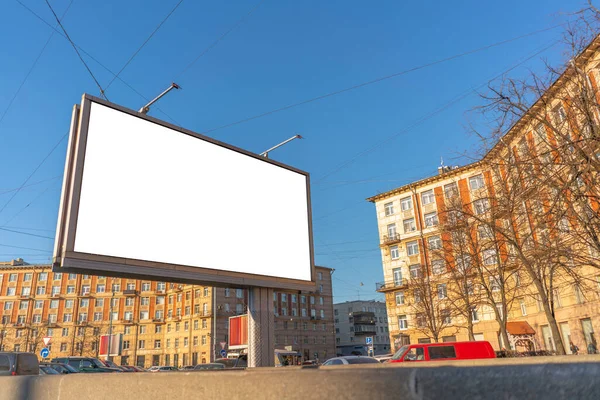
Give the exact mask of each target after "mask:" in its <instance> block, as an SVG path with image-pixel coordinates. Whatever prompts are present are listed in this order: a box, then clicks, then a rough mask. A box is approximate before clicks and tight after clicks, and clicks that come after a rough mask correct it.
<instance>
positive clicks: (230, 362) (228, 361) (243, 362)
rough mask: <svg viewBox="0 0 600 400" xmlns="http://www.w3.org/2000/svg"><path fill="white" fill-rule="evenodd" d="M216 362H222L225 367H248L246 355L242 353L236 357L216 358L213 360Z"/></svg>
mask: <svg viewBox="0 0 600 400" xmlns="http://www.w3.org/2000/svg"><path fill="white" fill-rule="evenodd" d="M215 362H216V363H218V364H223V365H224V366H225V368H229V369H231V368H236V369H239V368H247V367H248V355H246V354H242V355H241V356H239V357H237V358H217V359H216V360H215Z"/></svg>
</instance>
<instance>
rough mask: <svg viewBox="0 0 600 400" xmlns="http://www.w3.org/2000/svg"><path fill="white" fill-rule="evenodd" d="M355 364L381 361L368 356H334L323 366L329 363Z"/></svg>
mask: <svg viewBox="0 0 600 400" xmlns="http://www.w3.org/2000/svg"><path fill="white" fill-rule="evenodd" d="M353 364H379V361H377V360H376V359H374V358H373V357H367V356H345V357H334V358H330V359H329V360H327V361H325V362H324V363H323V366H324V367H325V366H329V365H353Z"/></svg>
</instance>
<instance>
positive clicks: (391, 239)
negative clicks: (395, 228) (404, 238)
mask: <svg viewBox="0 0 600 400" xmlns="http://www.w3.org/2000/svg"><path fill="white" fill-rule="evenodd" d="M399 241H400V234H399V233H394V234H393V235H383V240H382V242H383V245H384V246H389V245H390V244H394V243H398V242H399Z"/></svg>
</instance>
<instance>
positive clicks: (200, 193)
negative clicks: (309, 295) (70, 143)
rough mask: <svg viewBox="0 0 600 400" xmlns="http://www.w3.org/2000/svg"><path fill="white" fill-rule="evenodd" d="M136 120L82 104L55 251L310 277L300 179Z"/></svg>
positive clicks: (304, 188) (107, 107) (132, 262)
mask: <svg viewBox="0 0 600 400" xmlns="http://www.w3.org/2000/svg"><path fill="white" fill-rule="evenodd" d="M90 99H91V100H90ZM86 107H87V108H89V111H88V110H86ZM135 114H137V113H135V112H132V111H129V110H123V109H121V108H120V107H118V106H114V105H111V104H110V103H107V102H103V101H100V100H99V99H95V98H91V97H89V96H85V97H84V103H83V105H82V118H80V122H79V124H80V125H81V126H79V129H78V132H79V133H78V137H77V140H76V142H77V143H76V144H75V145H74V146H75V147H74V148H77V149H79V152H76V151H74V152H75V153H76V155H75V156H74V161H73V167H72V168H73V170H72V171H71V175H72V179H71V185H70V186H71V189H70V191H67V194H66V197H68V198H69V200H67V203H69V204H70V211H71V215H72V216H73V219H72V220H71V223H70V224H67V223H66V222H65V223H63V224H62V225H63V226H69V225H70V226H71V229H68V228H65V229H66V232H65V234H64V235H57V236H64V237H65V238H70V239H71V240H70V242H71V243H72V249H70V248H69V245H68V243H69V240H67V239H65V245H64V246H63V247H62V250H63V253H66V254H67V255H68V253H69V252H71V253H73V254H75V255H83V254H85V255H96V256H102V257H110V258H111V260H115V262H116V263H120V264H122V265H128V266H130V267H128V268H131V269H132V271H133V270H134V269H135V268H137V267H136V265H138V264H139V265H147V264H145V263H141V264H140V263H137V262H136V260H137V261H148V262H152V263H161V264H165V265H169V266H186V267H194V268H201V269H203V270H204V269H210V270H214V271H216V272H225V271H227V272H233V273H239V274H251V275H252V276H256V275H259V276H264V277H272V278H278V279H289V280H295V281H311V280H312V279H313V276H312V272H313V260H312V249H311V247H312V235H311V226H310V201H309V192H308V190H309V189H308V175H307V174H306V173H304V172H302V171H298V170H295V169H293V168H291V167H287V166H285V165H283V164H279V163H276V162H273V161H271V160H265V159H264V158H261V157H258V156H256V155H254V154H250V153H247V152H245V151H243V150H240V149H235V148H232V147H230V146H227V145H224V144H222V143H219V142H215V141H212V140H210V139H208V138H204V137H202V136H200V135H197V134H193V133H191V132H187V131H182V130H178V129H176V128H175V127H171V126H169V125H168V124H164V123H162V124H161V123H157V122H156V121H153V120H152V119H151V118H149V117H142V116H141V115H139V114H138V115H135ZM87 121H89V123H87ZM86 128H87V130H86ZM66 173H67V172H66ZM64 190H65V189H64V188H63V191H64ZM63 196H65V194H64V193H63ZM60 226H61V223H60V221H59V228H60ZM59 240H60V239H59ZM59 248H60V246H59ZM64 255H65V254H63V256H64ZM59 258H60V257H59ZM67 258H68V257H67ZM75 258H77V257H75ZM83 259H86V258H85V257H83ZM93 260H94V259H93V258H92V261H93ZM96 261H97V260H96ZM67 264H68V263H67ZM82 268H83V267H82ZM186 271H189V268H188V269H187V270H186ZM120 272H123V271H120ZM125 272H126V271H125ZM239 276H240V277H243V276H245V275H239ZM213 282H214V281H213ZM275 286H276V285H275ZM280 286H281V285H280Z"/></svg>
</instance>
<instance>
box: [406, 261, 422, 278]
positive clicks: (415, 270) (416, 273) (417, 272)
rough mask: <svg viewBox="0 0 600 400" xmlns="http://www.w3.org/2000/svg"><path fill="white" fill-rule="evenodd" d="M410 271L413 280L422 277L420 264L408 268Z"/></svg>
mask: <svg viewBox="0 0 600 400" xmlns="http://www.w3.org/2000/svg"><path fill="white" fill-rule="evenodd" d="M408 270H409V271H410V277H411V278H412V279H416V278H419V277H420V276H421V266H420V265H419V264H415V265H411V266H410V267H408Z"/></svg>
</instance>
